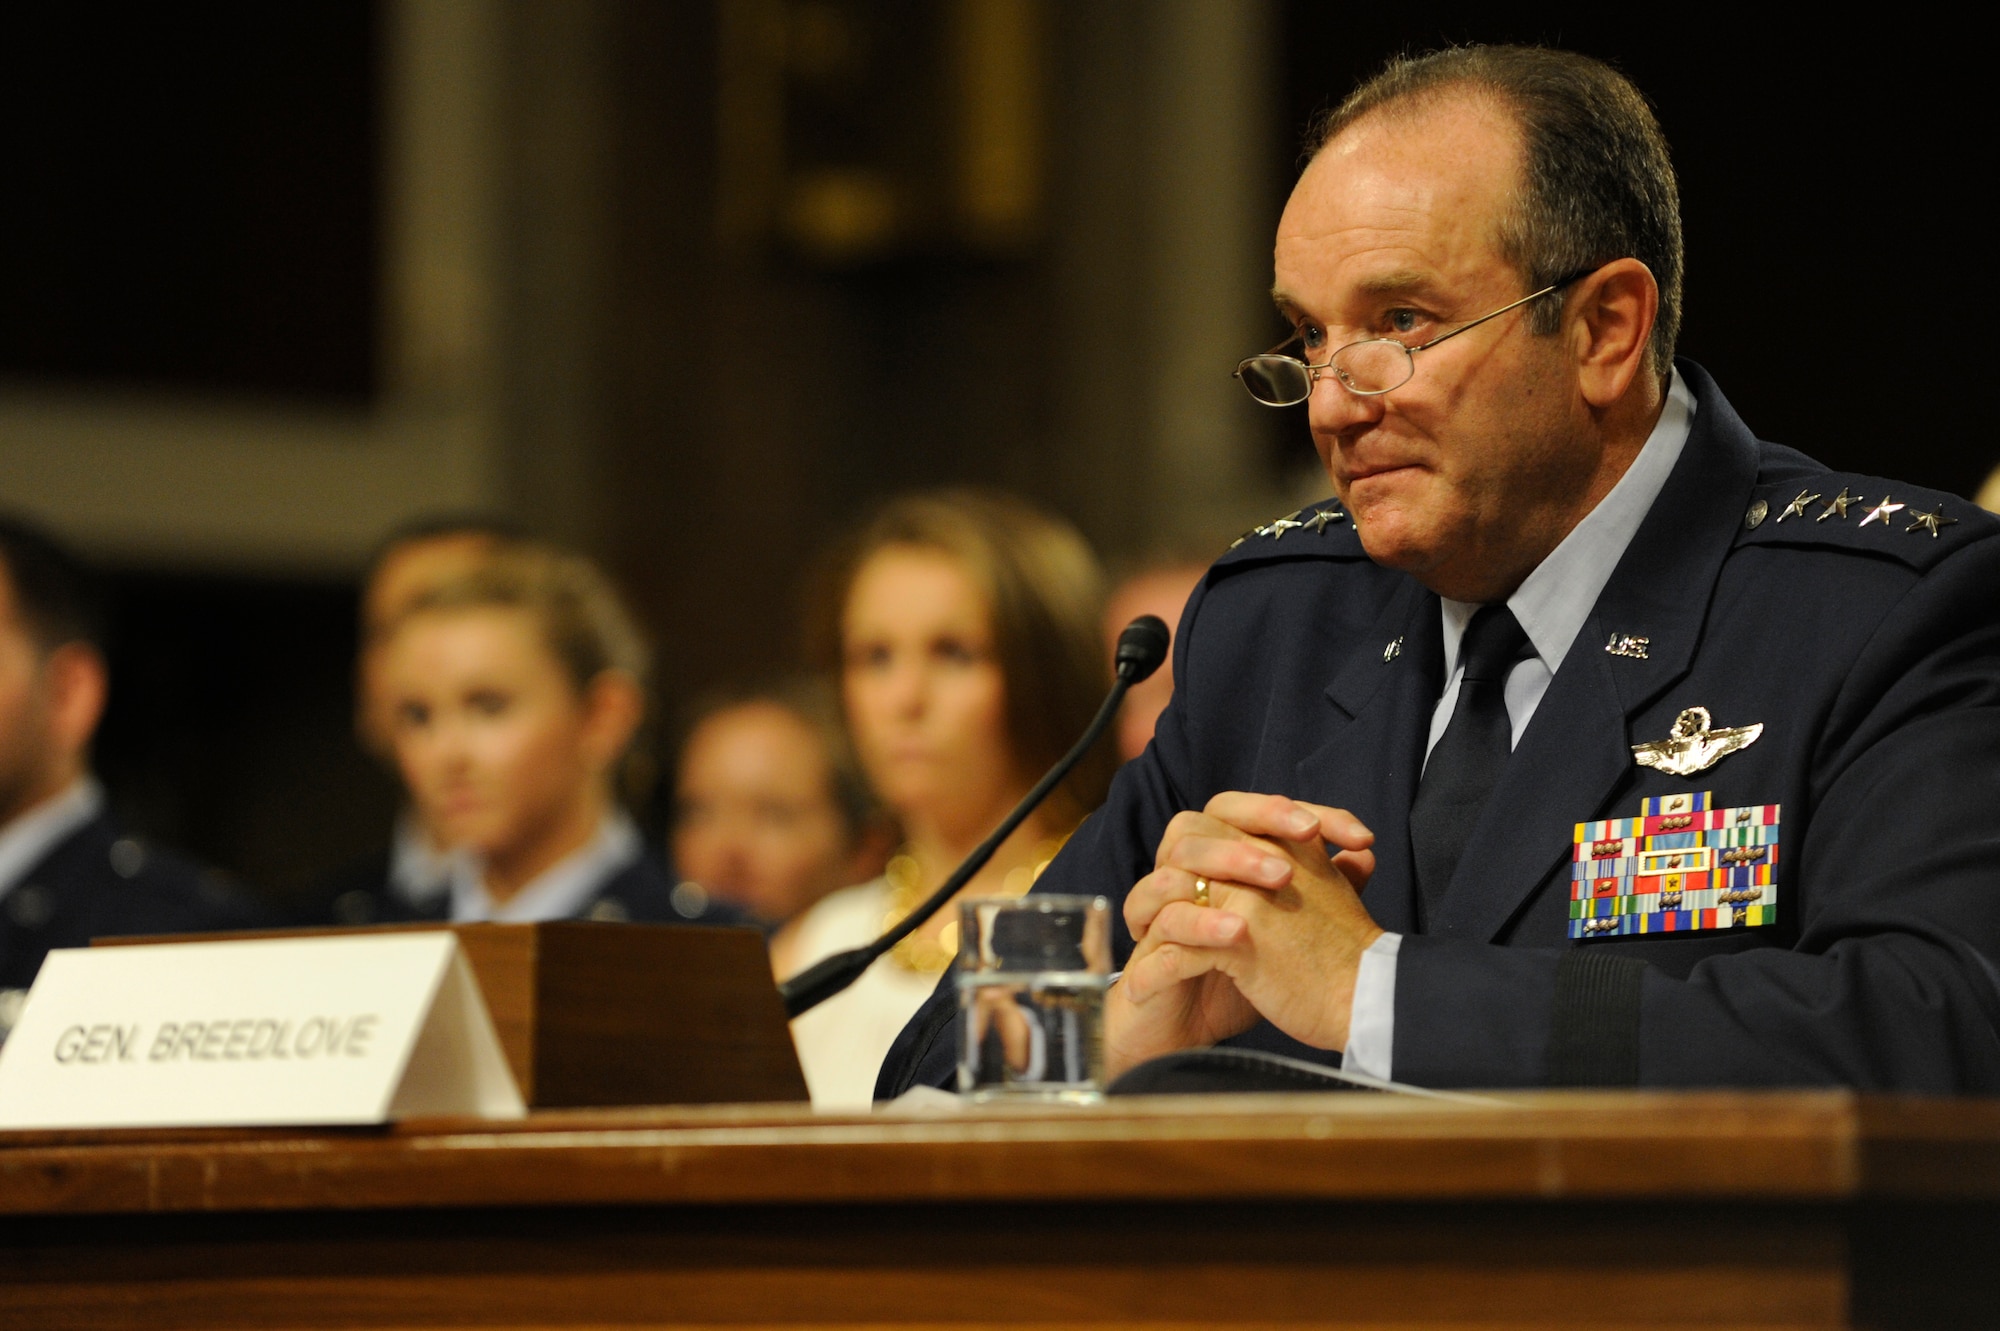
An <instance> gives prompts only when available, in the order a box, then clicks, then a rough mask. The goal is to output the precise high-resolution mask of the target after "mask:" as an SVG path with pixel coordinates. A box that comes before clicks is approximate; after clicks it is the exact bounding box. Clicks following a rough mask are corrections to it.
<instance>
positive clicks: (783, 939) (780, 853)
mask: <svg viewBox="0 0 2000 1331" xmlns="http://www.w3.org/2000/svg"><path fill="white" fill-rule="evenodd" d="M895 842H896V837H895V833H894V827H893V824H892V823H891V822H890V820H889V818H888V817H887V815H886V814H884V813H883V811H882V808H881V806H880V805H879V804H877V803H876V801H875V798H874V795H873V794H872V793H871V792H870V790H869V788H868V783H867V779H866V778H865V777H863V776H862V775H861V769H860V767H859V766H858V765H857V764H856V762H855V759H854V750H853V746H852V745H850V744H849V743H848V739H847V730H846V727H845V726H844V725H843V724H842V721H841V717H840V701H839V697H838V695H837V694H836V693H835V691H834V689H833V686H832V685H830V684H828V683H827V682H826V681H824V680H820V679H810V678H799V679H789V680H783V681H780V682H778V683H775V684H771V685H768V686H762V687H753V688H749V689H744V690H740V691H737V692H733V693H730V694H726V695H723V696H721V697H718V698H714V699H711V700H709V701H708V702H707V703H705V704H703V705H702V706H700V707H698V708H697V709H696V710H695V713H694V716H693V720H692V724H691V725H690V726H689V728H688V734H687V740H686V742H684V743H683V744H682V745H681V756H680V762H679V764H678V765H677V770H676V772H675V776H674V826H673V863H674V869H675V872H677V873H678V874H680V875H681V877H682V878H683V879H684V880H687V881H688V882H691V883H694V884H697V885H699V887H700V888H701V889H703V890H705V891H706V892H707V893H708V894H709V895H710V896H712V897H715V898H717V899H719V900H721V901H724V902H727V903H729V904H730V905H733V906H736V907H738V908H739V909H741V910H744V911H746V912H748V913H749V915H750V916H751V917H752V918H753V919H754V920H756V921H757V922H758V923H760V924H762V925H764V926H765V927H766V928H767V929H769V930H770V931H771V969H772V971H773V973H775V974H776V975H778V976H779V977H780V978H783V977H785V976H788V975H791V974H792V973H793V972H795V971H796V970H798V969H799V963H798V960H797V957H796V940H797V932H798V931H797V924H798V920H799V917H800V914H801V913H802V912H803V911H805V910H806V909H807V908H808V907H809V906H812V905H813V904H814V903H816V902H817V901H819V900H820V898H822V897H824V896H826V895H827V894H828V893H830V892H832V891H834V890H835V889H837V888H842V887H846V886H848V885H849V884H852V883H860V882H865V881H867V880H868V879H871V878H874V877H876V876H877V875H878V874H880V873H881V872H882V867H883V864H884V862H885V861H886V860H887V859H888V855H889V851H890V849H891V848H892V847H893V846H894V845H895Z"/></svg>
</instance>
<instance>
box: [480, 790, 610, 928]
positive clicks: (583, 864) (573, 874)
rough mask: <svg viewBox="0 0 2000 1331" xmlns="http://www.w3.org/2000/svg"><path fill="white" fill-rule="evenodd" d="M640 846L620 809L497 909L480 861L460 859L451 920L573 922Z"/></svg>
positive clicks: (497, 906)
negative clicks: (577, 846)
mask: <svg viewBox="0 0 2000 1331" xmlns="http://www.w3.org/2000/svg"><path fill="white" fill-rule="evenodd" d="M640 846H641V842H640V839H639V829H638V828H636V827H634V826H633V825H632V820H631V818H629V817H628V816H626V814H625V813H624V811H623V810H620V811H618V812H616V813H613V814H612V815H611V816H609V817H607V818H606V819H605V820H604V821H603V822H601V823H599V824H598V826H597V835H596V836H594V837H592V838H591V839H590V840H589V841H588V842H586V843H585V844H584V845H583V846H581V847H579V848H578V849H576V850H574V851H571V852H570V853H569V854H568V855H566V856H564V857H563V858H562V859H560V860H558V861H556V862H555V863H554V864H552V865H550V866H549V867H548V868H547V869H545V870H543V871H542V873H541V875H540V876H539V877H537V878H536V879H535V880H534V881H533V882H531V883H529V884H528V885H527V886H526V887H524V888H522V889H521V890H520V891H519V892H517V893H515V894H514V895H513V896H511V897H509V898H508V899H507V900H506V901H504V902H502V903H500V904H498V905H495V904H494V901H493V898H492V897H490V896H488V895H487V893H486V885H485V883H484V881H483V875H482V870H481V866H480V865H479V863H478V862H477V861H476V860H474V859H473V858H472V857H471V856H461V857H459V859H458V861H457V867H456V868H455V869H454V870H453V872H452V876H451V918H452V919H453V920H454V921H456V922H458V923H460V924H467V923H474V922H478V921H481V920H496V921H510V922H514V923H532V922H534V921H537V920H570V919H575V918H577V917H578V916H580V915H582V914H583V912H584V908H585V907H586V906H588V905H589V904H590V903H591V901H592V900H593V899H595V898H596V896H597V894H598V893H599V892H601V891H602V890H603V889H604V885H605V884H606V883H608V882H610V881H611V879H612V878H614V877H616V876H617V875H618V874H619V873H620V872H621V871H622V870H624V869H625V868H626V867H627V866H628V865H630V864H632V863H633V862H634V861H636V860H637V859H638V858H639V852H640Z"/></svg>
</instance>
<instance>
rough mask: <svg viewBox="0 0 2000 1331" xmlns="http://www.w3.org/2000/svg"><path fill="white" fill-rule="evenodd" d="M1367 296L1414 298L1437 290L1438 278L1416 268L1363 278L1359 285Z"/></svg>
mask: <svg viewBox="0 0 2000 1331" xmlns="http://www.w3.org/2000/svg"><path fill="white" fill-rule="evenodd" d="M1358 285H1359V288H1360V290H1361V292H1362V294H1363V295H1367V296H1414V295H1421V294H1424V293H1426V292H1431V291H1435V290H1437V278H1436V277H1435V276H1434V275H1432V274H1430V273H1423V272H1418V271H1417V270H1416V269H1414V268H1401V269H1398V270H1396V271H1395V272H1392V273H1383V274H1381V275H1379V276H1376V277H1369V278H1363V279H1362V280H1361V282H1360V283H1359V284H1358Z"/></svg>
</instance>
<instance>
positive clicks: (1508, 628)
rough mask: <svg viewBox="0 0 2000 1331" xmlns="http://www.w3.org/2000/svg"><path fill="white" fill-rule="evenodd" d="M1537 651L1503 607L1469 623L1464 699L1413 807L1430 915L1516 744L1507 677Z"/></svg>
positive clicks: (1421, 890)
mask: <svg viewBox="0 0 2000 1331" xmlns="http://www.w3.org/2000/svg"><path fill="white" fill-rule="evenodd" d="M1533 651H1534V649H1533V648H1532V647H1531V646H1529V644H1528V635H1527V634H1526V633H1525V632H1523V631H1522V628H1521V623H1520V621H1519V620H1517V619H1515V618H1514V612H1513V611H1512V610H1509V609H1508V608H1507V607H1506V606H1504V605H1489V606H1486V607H1484V608H1482V609H1481V610H1480V611H1479V613H1477V614H1475V615H1474V616H1473V617H1472V622H1471V623H1470V624H1468V625H1466V627H1465V637H1464V638H1463V640H1461V641H1460V643H1459V646H1458V656H1459V659H1460V660H1461V661H1463V662H1464V663H1465V674H1464V676H1463V677H1462V678H1461V679H1460V680H1459V684H1458V702H1457V704H1456V705H1454V706H1453V708H1452V710H1451V721H1450V723H1449V724H1448V725H1446V726H1445V729H1444V734H1442V735H1440V736H1438V742H1437V745H1436V746H1435V747H1434V748H1432V749H1431V756H1430V760H1429V761H1428V762H1427V763H1425V765H1424V777H1423V780H1422V781H1421V782H1419V783H1418V785H1417V798H1416V800H1415V802H1413V803H1412V804H1411V805H1410V849H1411V851H1412V853H1413V857H1414V859H1415V862H1416V869H1417V891H1418V894H1419V896H1420V897H1421V899H1422V902H1423V908H1424V918H1425V919H1426V920H1431V919H1435V918H1437V909H1438V904H1439V903H1440V902H1441V901H1442V900H1443V899H1444V893H1445V889H1446V888H1447V887H1449V886H1450V885H1451V876H1452V874H1453V873H1455V872H1457V870H1458V861H1459V859H1460V857H1461V856H1463V855H1464V854H1465V842H1466V838H1467V837H1469V836H1470V835H1471V834H1472V825H1473V824H1474V823H1476V822H1478V821H1479V814H1480V811H1481V810H1482V809H1484V808H1485V807H1486V801H1487V799H1488V798H1489V797H1491V795H1492V794H1493V787H1495V786H1497V785H1499V784H1500V773H1501V772H1503V771H1505V770H1506V767H1507V758H1508V755H1509V754H1511V753H1512V752H1513V747H1514V746H1513V743H1512V738H1513V728H1512V725H1511V723H1510V722H1509V721H1508V719H1507V698H1506V688H1507V674H1508V672H1509V671H1511V670H1512V669H1513V668H1514V666H1515V665H1516V663H1518V662H1520V661H1522V660H1525V659H1526V658H1527V657H1528V656H1529V655H1531V654H1532V653H1533Z"/></svg>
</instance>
